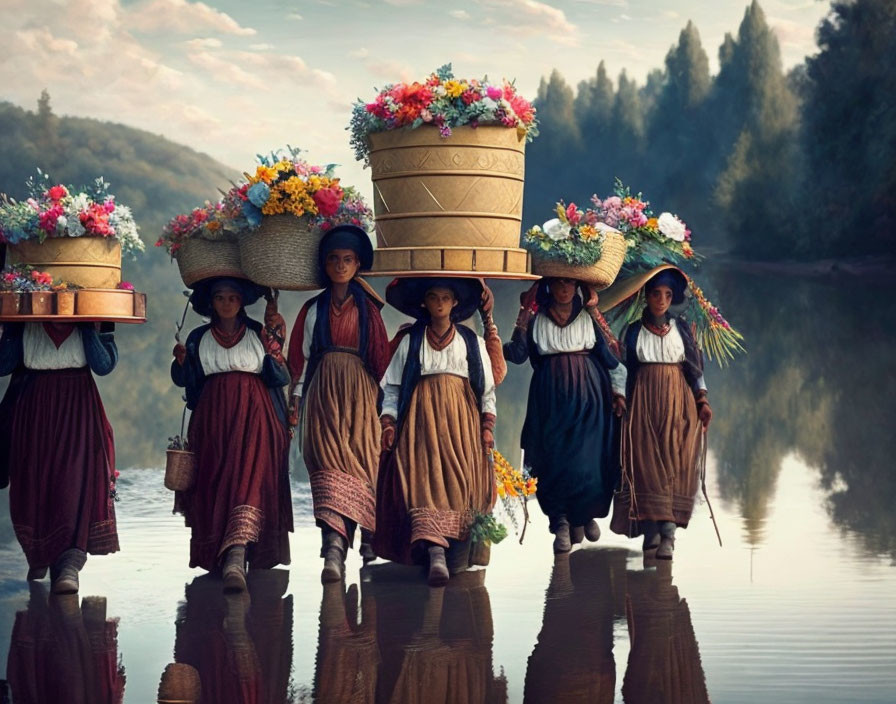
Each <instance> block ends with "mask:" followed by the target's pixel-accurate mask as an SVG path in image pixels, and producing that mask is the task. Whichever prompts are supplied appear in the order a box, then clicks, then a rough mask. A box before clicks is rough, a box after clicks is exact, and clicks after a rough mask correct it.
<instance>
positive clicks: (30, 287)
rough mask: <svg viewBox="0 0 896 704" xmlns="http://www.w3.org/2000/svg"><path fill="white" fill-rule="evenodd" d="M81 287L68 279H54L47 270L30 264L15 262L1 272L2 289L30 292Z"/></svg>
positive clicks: (0, 282)
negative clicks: (41, 269) (40, 269)
mask: <svg viewBox="0 0 896 704" xmlns="http://www.w3.org/2000/svg"><path fill="white" fill-rule="evenodd" d="M79 288H81V287H80V286H78V285H77V284H73V283H70V282H68V281H54V279H53V277H52V276H51V275H50V274H48V273H47V272H45V271H38V270H37V269H35V268H34V267H32V266H29V265H28V264H14V265H12V266H10V267H8V268H6V269H4V270H3V272H2V273H0V291H14V292H16V293H30V292H32V291H71V290H76V289H79Z"/></svg>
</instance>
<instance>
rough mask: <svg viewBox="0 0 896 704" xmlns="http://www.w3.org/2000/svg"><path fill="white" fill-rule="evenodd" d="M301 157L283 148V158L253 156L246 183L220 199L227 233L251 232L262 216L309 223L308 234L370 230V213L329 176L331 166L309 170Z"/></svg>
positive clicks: (353, 191)
mask: <svg viewBox="0 0 896 704" xmlns="http://www.w3.org/2000/svg"><path fill="white" fill-rule="evenodd" d="M300 153H301V150H300V149H296V148H294V147H287V148H286V153H284V152H283V150H278V151H275V152H272V153H271V154H270V156H262V155H258V162H259V163H258V166H257V167H256V169H255V173H254V174H244V176H245V177H246V183H244V184H242V185H239V186H234V188H232V189H231V190H230V191H229V192H228V193H227V194H226V195H225V197H224V201H223V202H224V206H225V207H224V209H225V212H226V213H229V214H230V217H229V219H227V220H225V222H226V224H227V227H228V229H232V230H234V231H236V232H240V231H242V230H245V229H255V228H257V227H258V226H259V225H261V223H262V220H263V218H264V217H265V216H268V215H281V214H284V213H288V214H292V215H295V216H296V217H299V218H301V217H305V218H308V220H309V224H310V226H311V228H312V229H318V230H328V229H330V228H332V227H334V226H336V225H346V224H351V225H357V226H358V227H361V228H362V229H364V230H367V231H369V230H371V229H372V227H373V211H371V209H370V207H369V206H368V205H367V204H366V203H365V202H364V199H363V198H362V197H361V194H360V193H359V192H358V191H357V190H356V189H354V188H352V187H351V186H343V185H342V184H341V182H340V180H339V178H337V177H336V175H335V173H334V171H335V168H336V164H328V165H326V166H316V165H312V164H309V163H308V162H307V161H305V160H304V159H302V158H300V157H299V154H300ZM236 204H239V212H238V213H237V212H236V211H235V208H234V206H235V205H236Z"/></svg>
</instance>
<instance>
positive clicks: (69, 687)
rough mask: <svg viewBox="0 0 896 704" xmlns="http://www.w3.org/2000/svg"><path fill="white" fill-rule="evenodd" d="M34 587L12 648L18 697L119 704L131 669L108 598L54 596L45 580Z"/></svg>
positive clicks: (11, 674)
mask: <svg viewBox="0 0 896 704" xmlns="http://www.w3.org/2000/svg"><path fill="white" fill-rule="evenodd" d="M29 587H30V598H29V600H28V608H27V609H26V610H25V611H20V612H18V613H17V614H16V619H15V625H14V626H13V631H12V639H11V643H10V648H9V660H8V662H7V679H8V687H9V690H10V693H11V695H12V701H13V702H71V704H119V703H120V702H121V701H122V699H123V697H124V688H125V671H124V667H123V665H122V664H121V660H120V659H119V655H118V619H107V618H106V599H105V598H104V597H99V596H88V597H84V599H83V600H81V599H80V597H79V596H78V595H77V594H61V595H58V594H53V595H50V596H48V593H47V588H46V587H45V586H44V585H43V584H41V583H39V582H31V583H30V584H29ZM4 701H8V700H7V699H4Z"/></svg>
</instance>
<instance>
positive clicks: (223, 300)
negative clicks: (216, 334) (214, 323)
mask: <svg viewBox="0 0 896 704" xmlns="http://www.w3.org/2000/svg"><path fill="white" fill-rule="evenodd" d="M242 307H243V297H242V296H240V294H239V293H238V292H237V291H234V290H233V289H232V288H221V289H218V290H217V291H215V295H214V296H212V309H213V310H214V311H215V315H217V316H218V318H219V319H221V320H230V319H232V318H235V317H236V316H237V315H238V314H239V312H240V309H241V308H242Z"/></svg>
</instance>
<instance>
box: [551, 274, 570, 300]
mask: <svg viewBox="0 0 896 704" xmlns="http://www.w3.org/2000/svg"><path fill="white" fill-rule="evenodd" d="M550 289H551V297H552V298H553V299H554V302H555V303H559V304H560V305H567V304H569V303H572V299H573V298H575V295H576V280H575V279H551V283H550Z"/></svg>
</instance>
